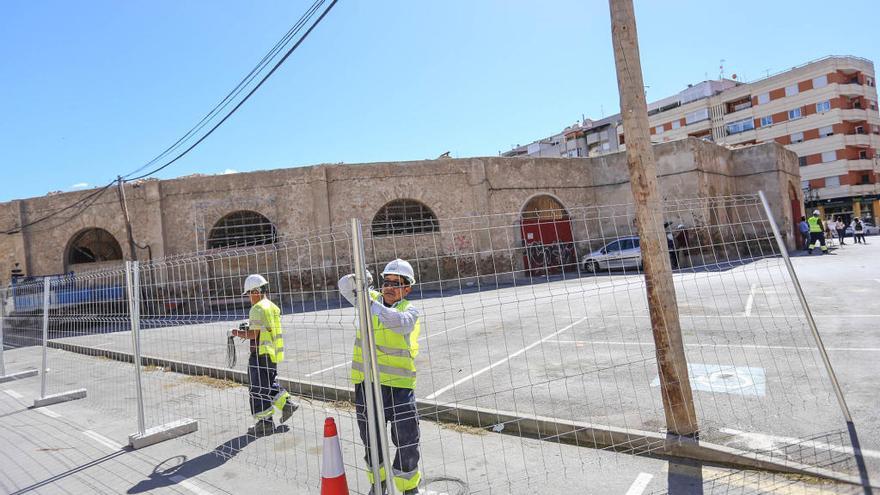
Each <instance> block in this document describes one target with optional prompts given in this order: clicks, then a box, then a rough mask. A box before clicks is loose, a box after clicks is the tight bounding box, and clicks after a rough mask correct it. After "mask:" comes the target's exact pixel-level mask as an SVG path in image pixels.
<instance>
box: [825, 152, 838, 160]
mask: <svg viewBox="0 0 880 495" xmlns="http://www.w3.org/2000/svg"><path fill="white" fill-rule="evenodd" d="M834 160H837V151H823V152H822V163H828V162H833V161H834Z"/></svg>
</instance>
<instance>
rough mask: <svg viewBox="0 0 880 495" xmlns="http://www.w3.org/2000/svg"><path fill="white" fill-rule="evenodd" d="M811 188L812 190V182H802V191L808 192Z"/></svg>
mask: <svg viewBox="0 0 880 495" xmlns="http://www.w3.org/2000/svg"><path fill="white" fill-rule="evenodd" d="M809 188H810V181H808V180H802V181H801V190H802V191H806V190H807V189H809Z"/></svg>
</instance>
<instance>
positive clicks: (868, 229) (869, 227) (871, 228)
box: [845, 220, 880, 237]
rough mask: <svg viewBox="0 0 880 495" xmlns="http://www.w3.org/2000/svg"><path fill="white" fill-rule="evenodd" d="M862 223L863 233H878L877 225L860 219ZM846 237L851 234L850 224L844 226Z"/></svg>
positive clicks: (879, 229)
mask: <svg viewBox="0 0 880 495" xmlns="http://www.w3.org/2000/svg"><path fill="white" fill-rule="evenodd" d="M862 225H864V230H865V235H877V234H880V227H877V226H876V225H874V224H873V223H871V222H866V221H864V220H862ZM845 235H846V237H852V236H853V228H852V225H848V226H847V227H846V234H845Z"/></svg>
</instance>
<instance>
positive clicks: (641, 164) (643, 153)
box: [609, 0, 698, 435]
mask: <svg viewBox="0 0 880 495" xmlns="http://www.w3.org/2000/svg"><path fill="white" fill-rule="evenodd" d="M609 4H610V7H611V39H612V42H613V44H614V62H615V65H616V66H617V87H618V90H619V92H620V113H621V116H622V117H623V135H624V137H625V139H626V164H627V166H628V168H629V177H630V186H631V188H632V193H633V199H634V202H635V208H636V222H637V225H638V231H639V238H640V239H641V250H642V261H643V265H644V270H645V287H646V289H647V292H648V309H649V311H650V313H651V328H652V329H653V333H654V345H655V347H656V353H657V367H658V369H659V372H660V392H661V395H662V396H663V409H664V411H665V412H666V429H667V431H669V432H670V433H675V434H678V435H696V433H697V431H698V429H697V415H696V412H695V410H694V397H693V394H692V392H691V384H690V382H689V381H688V368H687V360H686V359H685V355H684V345H683V344H682V338H681V325H680V323H679V319H678V305H677V303H676V300H675V286H674V285H673V283H672V267H671V265H670V261H669V253H668V251H667V245H666V232H665V229H664V227H663V209H662V205H661V203H660V196H659V194H658V193H657V165H656V164H655V162H654V150H653V149H652V148H651V134H650V131H649V130H648V106H647V103H646V101H645V86H644V82H643V80H642V64H641V62H640V60H639V41H638V35H637V33H636V18H635V13H634V11H633V2H632V0H609Z"/></svg>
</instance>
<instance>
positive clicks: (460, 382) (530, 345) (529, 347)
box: [426, 316, 588, 400]
mask: <svg viewBox="0 0 880 495" xmlns="http://www.w3.org/2000/svg"><path fill="white" fill-rule="evenodd" d="M587 318H588V317H587V316H585V317H583V318H581V319H580V320H578V321H576V322H574V323H572V324H571V325H568V326H566V327H563V328H562V329H560V330H557V331H555V332H553V333H551V334H550V335H548V336H546V337H544V338H543V339H541V340H539V341H537V342H534V343H532V344H529V345H528V346H526V347H523V348H522V349H520V350H518V351H516V352H514V353H513V354H511V355H509V356H507V357H506V358H504V359H502V360H500V361H496V362H494V363H492V364H490V365H489V366H486V367H485V368H483V369H481V370H479V371H477V372H476V373H471V374H470V375H468V376H466V377H464V378H462V379H460V380H457V381H456V382H454V383H451V384H449V385H447V386H445V387H443V388H441V389H440V390H437V391H435V392H434V393H433V394H431V395H429V396H427V397H426V399H428V400H432V399H435V398H436V397H437V396H438V395H441V394H443V393H445V392H448V391H450V390H452V389H453V388H455V387H457V386H459V385H461V384H462V383H464V382H466V381H470V380H473V379H474V378H476V377H478V376H480V375H482V374H483V373H485V372H487V371H489V370H491V369H492V368H494V367H496V366H499V365H502V364H504V363H506V362H508V361H510V360H511V359H513V358H515V357H517V356H519V355H520V354H522V353H524V352H526V351H528V350H529V349H531V348H533V347H535V346H538V345H541V344H543V343H544V342H547V341H548V340H550V339H552V338H553V337H556V336H557V335H559V334H560V333H562V332H564V331H566V330H568V329H570V328H571V327H573V326H575V325H577V324H578V323H581V322H583V321H585V320H586V319H587Z"/></svg>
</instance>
